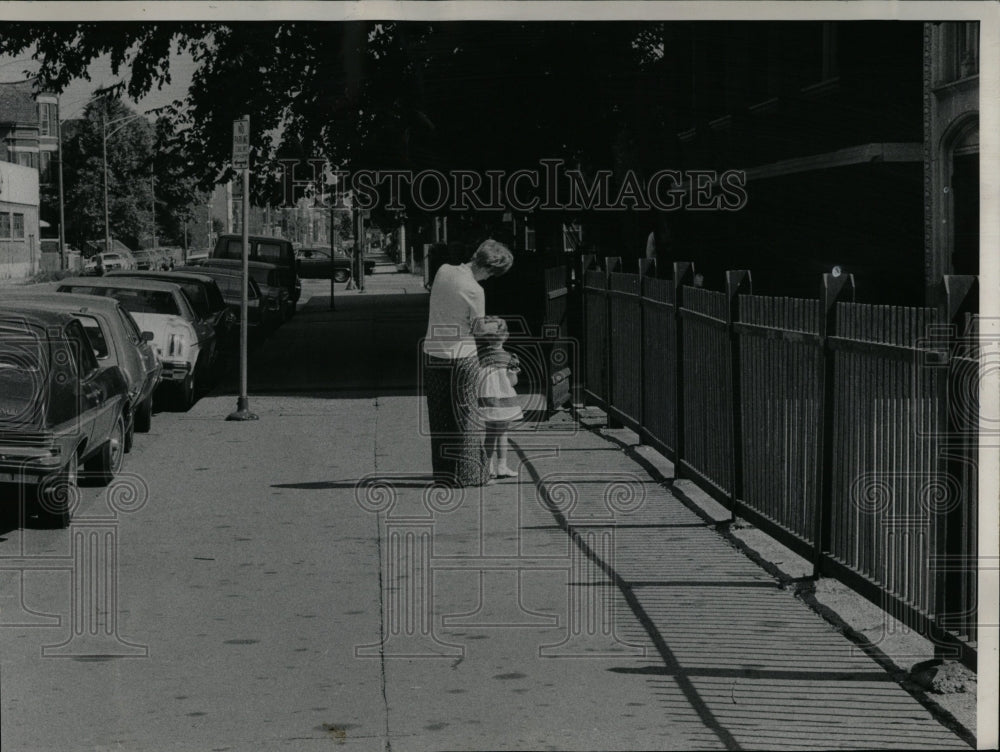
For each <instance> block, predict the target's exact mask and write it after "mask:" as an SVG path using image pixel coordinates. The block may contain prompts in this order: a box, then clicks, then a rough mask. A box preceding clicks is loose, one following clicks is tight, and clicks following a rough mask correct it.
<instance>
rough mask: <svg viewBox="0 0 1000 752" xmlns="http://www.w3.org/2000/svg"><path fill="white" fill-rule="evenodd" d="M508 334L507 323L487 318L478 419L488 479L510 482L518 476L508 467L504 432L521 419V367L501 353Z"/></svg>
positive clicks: (514, 360) (482, 329)
mask: <svg viewBox="0 0 1000 752" xmlns="http://www.w3.org/2000/svg"><path fill="white" fill-rule="evenodd" d="M508 336H509V333H508V331H507V322H506V321H504V320H503V319H502V318H500V317H498V316H487V317H486V319H485V320H484V321H483V325H482V327H481V337H482V338H483V339H484V340H486V343H487V349H486V351H485V352H484V353H483V354H482V356H481V357H480V361H479V362H480V366H481V368H482V370H481V373H480V377H479V378H480V382H479V411H478V412H479V416H480V419H481V420H482V421H483V427H484V428H485V429H486V462H487V463H488V465H489V474H490V478H513V477H516V476H517V473H515V472H513V471H512V470H511V469H510V468H509V467H508V465H507V432H508V431H509V430H510V427H511V425H512V424H513V423H514V422H516V421H519V420H521V419H522V418H524V414H523V412H522V411H521V404H520V402H519V401H518V397H517V392H515V391H514V387H515V386H516V385H517V375H518V373H520V371H521V365H520V363H519V362H518V359H517V356H516V355H511V354H510V353H509V352H507V351H506V350H504V349H503V346H504V343H505V342H506V341H507V338H508Z"/></svg>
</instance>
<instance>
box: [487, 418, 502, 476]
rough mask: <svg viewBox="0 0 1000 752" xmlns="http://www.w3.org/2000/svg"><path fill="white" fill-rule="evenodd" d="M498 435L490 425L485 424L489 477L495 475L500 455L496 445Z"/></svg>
mask: <svg viewBox="0 0 1000 752" xmlns="http://www.w3.org/2000/svg"><path fill="white" fill-rule="evenodd" d="M497 438H498V434H497V431H496V429H495V428H494V427H493V425H492V424H490V423H487V424H486V462H487V463H488V465H489V468H490V475H491V476H492V475H496V474H497V460H498V459H499V457H498V455H499V453H500V450H499V446H498V444H497Z"/></svg>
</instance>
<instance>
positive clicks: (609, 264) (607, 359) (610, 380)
mask: <svg viewBox="0 0 1000 752" xmlns="http://www.w3.org/2000/svg"><path fill="white" fill-rule="evenodd" d="M621 268H622V260H621V257H620V256H608V257H607V258H606V259H604V273H605V275H606V277H607V284H606V289H605V291H604V305H605V309H606V310H607V312H608V319H607V321H608V339H607V341H606V342H605V343H604V369H605V370H604V372H605V374H607V378H606V379H605V382H606V384H607V392H606V393H605V395H604V407H605V410H604V412H605V414H606V415H607V416H608V428H621V427H622V422H621V421H620V420H618V419H617V418H615V417H613V416H612V415H611V410H610V409H608V408H610V407H611V406H612V404H613V399H612V394H613V393H614V386H613V385H614V383H615V367H614V360H615V359H614V358H613V357H612V356H611V351H612V347H611V340H612V338H613V337H614V336H615V333H614V328H613V327H612V324H613V319H612V318H611V273H612V272H620V271H621Z"/></svg>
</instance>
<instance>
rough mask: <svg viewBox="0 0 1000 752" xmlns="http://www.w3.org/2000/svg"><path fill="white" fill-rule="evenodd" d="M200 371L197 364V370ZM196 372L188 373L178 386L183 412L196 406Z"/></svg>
mask: <svg viewBox="0 0 1000 752" xmlns="http://www.w3.org/2000/svg"><path fill="white" fill-rule="evenodd" d="M197 369H198V365H197V364H195V370H197ZM194 386H195V385H194V372H191V373H188V375H187V376H185V377H184V381H182V382H181V383H180V384H178V385H177V388H178V390H179V391H178V395H177V396H178V397H179V399H180V407H181V409H182V410H190V409H191V406H192V405H194V398H195V393H194Z"/></svg>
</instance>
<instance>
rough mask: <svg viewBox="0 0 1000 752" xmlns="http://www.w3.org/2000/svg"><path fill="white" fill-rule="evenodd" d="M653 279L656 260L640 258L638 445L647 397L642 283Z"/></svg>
mask: <svg viewBox="0 0 1000 752" xmlns="http://www.w3.org/2000/svg"><path fill="white" fill-rule="evenodd" d="M647 276H649V277H655V276H656V260H655V259H647V258H641V259H639V301H638V306H639V409H638V411H637V412H636V415H635V422H636V423H638V424H639V430H638V431H636V433H637V434H639V443H640V444H641V443H643V442H644V441H645V439H644V438H643V436H644V435H645V433H646V428H647V426H646V422H645V416H646V400H647V399H648V395H647V394H646V382H647V381H648V379H647V378H646V365H647V363H646V312H645V308H644V305H643V301H644V300H645V292H646V285H645V283H644V282H643V278H645V277H647Z"/></svg>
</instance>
